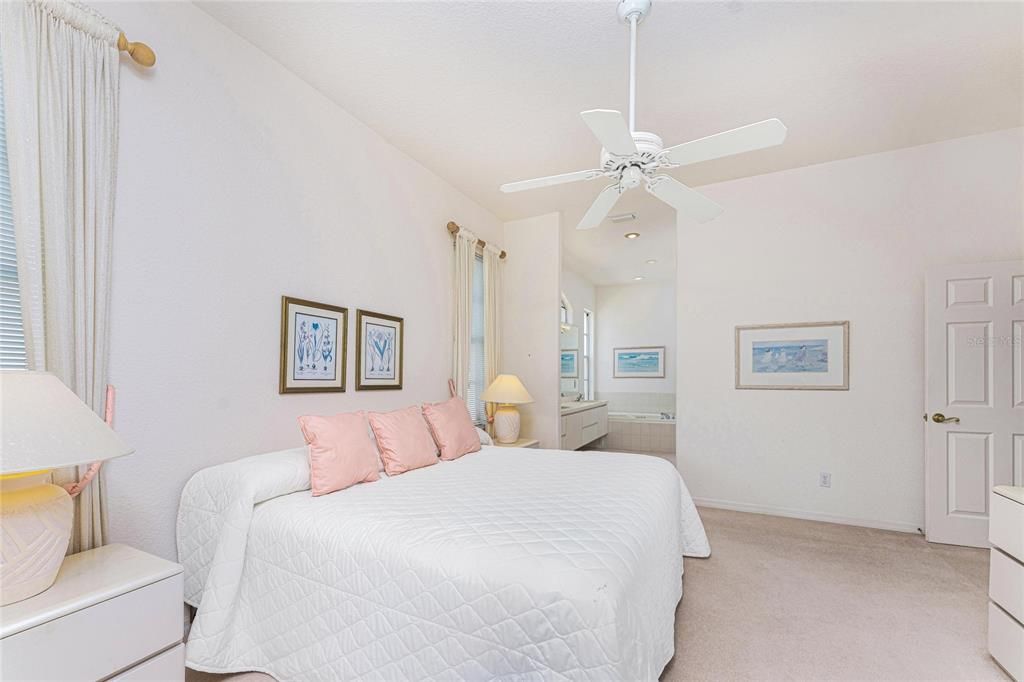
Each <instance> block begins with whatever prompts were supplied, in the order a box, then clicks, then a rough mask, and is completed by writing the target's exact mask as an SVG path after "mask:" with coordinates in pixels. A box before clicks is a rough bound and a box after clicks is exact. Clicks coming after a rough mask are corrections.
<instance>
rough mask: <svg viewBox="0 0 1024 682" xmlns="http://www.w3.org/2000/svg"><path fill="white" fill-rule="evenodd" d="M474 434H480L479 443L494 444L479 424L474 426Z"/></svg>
mask: <svg viewBox="0 0 1024 682" xmlns="http://www.w3.org/2000/svg"><path fill="white" fill-rule="evenodd" d="M476 434H477V435H478V436H480V445H494V441H493V440H491V437H490V436H489V435H487V432H486V431H484V430H483V429H481V428H480V427H479V426H478V427H476Z"/></svg>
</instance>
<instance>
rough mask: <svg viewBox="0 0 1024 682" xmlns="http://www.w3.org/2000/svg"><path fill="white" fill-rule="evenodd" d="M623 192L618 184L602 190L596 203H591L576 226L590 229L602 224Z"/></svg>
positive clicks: (581, 228)
mask: <svg viewBox="0 0 1024 682" xmlns="http://www.w3.org/2000/svg"><path fill="white" fill-rule="evenodd" d="M621 194H622V190H620V189H619V186H618V185H608V186H607V187H605V188H604V189H603V190H601V193H600V194H598V195H597V198H596V199H594V203H592V204H591V205H590V208H588V209H587V212H586V213H585V214H584V215H583V219H582V220H580V224H579V225H577V226H576V229H577V230H589V229H590V228H592V227H597V226H598V225H600V224H601V221H602V220H604V219H605V217H606V216H607V215H608V213H609V211H611V210H612V206H614V205H615V202H616V201H618V200H619V195H621Z"/></svg>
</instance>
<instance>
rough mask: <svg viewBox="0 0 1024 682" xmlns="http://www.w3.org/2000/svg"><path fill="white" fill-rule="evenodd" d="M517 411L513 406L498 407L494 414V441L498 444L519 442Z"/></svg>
mask: <svg viewBox="0 0 1024 682" xmlns="http://www.w3.org/2000/svg"><path fill="white" fill-rule="evenodd" d="M519 424H520V422H519V410H517V409H516V407H515V406H514V405H499V406H498V409H497V410H495V412H494V439H495V440H496V441H498V442H499V443H515V442H516V441H517V440H519Z"/></svg>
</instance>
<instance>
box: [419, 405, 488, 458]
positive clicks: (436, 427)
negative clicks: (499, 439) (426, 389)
mask: <svg viewBox="0 0 1024 682" xmlns="http://www.w3.org/2000/svg"><path fill="white" fill-rule="evenodd" d="M423 416H424V418H425V419H426V420H427V425H428V426H429V427H430V433H431V434H433V436H434V441H435V442H436V443H437V445H438V447H440V448H441V459H443V460H448V461H450V460H453V459H458V458H459V457H462V456H463V455H468V454H469V453H471V452H477V451H478V450H479V449H480V436H478V435H477V433H476V427H475V426H473V420H472V419H470V418H469V410H467V409H466V403H464V402H462V398H460V397H459V396H453V397H452V398H450V399H448V400H446V401H444V402H443V403H424V404H423Z"/></svg>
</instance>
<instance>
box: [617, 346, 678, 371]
mask: <svg viewBox="0 0 1024 682" xmlns="http://www.w3.org/2000/svg"><path fill="white" fill-rule="evenodd" d="M612 353H613V356H612V376H613V377H614V378H615V379H664V378H665V346H635V347H633V348H614V349H612Z"/></svg>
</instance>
